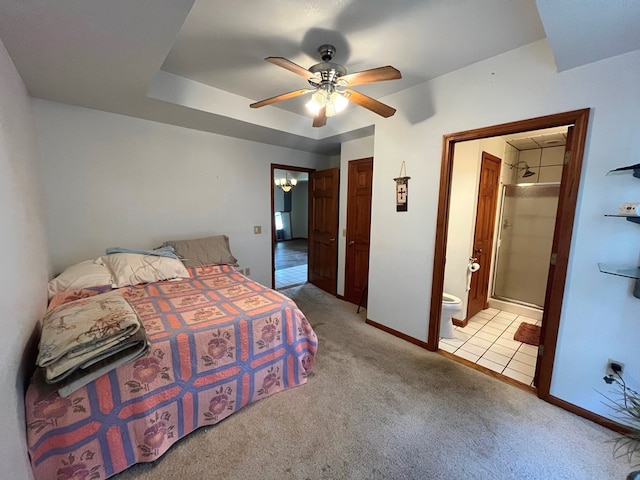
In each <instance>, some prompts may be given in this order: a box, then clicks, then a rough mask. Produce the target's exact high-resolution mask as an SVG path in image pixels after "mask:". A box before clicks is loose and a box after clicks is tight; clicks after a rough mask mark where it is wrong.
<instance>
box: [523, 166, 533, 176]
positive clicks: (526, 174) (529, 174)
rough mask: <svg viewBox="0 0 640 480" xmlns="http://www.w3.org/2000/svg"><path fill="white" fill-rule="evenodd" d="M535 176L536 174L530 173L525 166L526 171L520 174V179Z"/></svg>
mask: <svg viewBox="0 0 640 480" xmlns="http://www.w3.org/2000/svg"><path fill="white" fill-rule="evenodd" d="M535 174H536V172H532V171H531V169H530V168H529V167H528V166H527V167H526V170H525V171H524V173H523V174H522V178H527V177H530V176H531V175H535Z"/></svg>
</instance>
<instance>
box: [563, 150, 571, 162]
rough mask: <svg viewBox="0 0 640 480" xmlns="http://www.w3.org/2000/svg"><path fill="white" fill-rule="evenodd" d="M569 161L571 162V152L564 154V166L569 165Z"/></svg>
mask: <svg viewBox="0 0 640 480" xmlns="http://www.w3.org/2000/svg"><path fill="white" fill-rule="evenodd" d="M569 160H571V150H569V151H568V152H564V164H565V165H567V164H568V163H569Z"/></svg>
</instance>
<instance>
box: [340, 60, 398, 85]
mask: <svg viewBox="0 0 640 480" xmlns="http://www.w3.org/2000/svg"><path fill="white" fill-rule="evenodd" d="M399 78H402V74H401V73H400V70H397V69H395V68H393V67H392V66H391V65H387V66H386V67H378V68H372V69H371V70H363V71H361V72H354V73H350V74H348V75H344V76H343V77H340V78H339V80H340V81H344V82H347V84H348V85H349V86H353V85H362V84H363V83H372V82H382V81H384V80H398V79H399Z"/></svg>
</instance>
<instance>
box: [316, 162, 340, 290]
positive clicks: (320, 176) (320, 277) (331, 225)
mask: <svg viewBox="0 0 640 480" xmlns="http://www.w3.org/2000/svg"><path fill="white" fill-rule="evenodd" d="M339 180H340V176H339V170H338V169H337V168H331V169H329V170H321V171H317V172H312V173H311V174H310V175H309V189H310V192H309V198H310V202H309V221H310V225H309V281H310V282H311V283H313V284H314V285H316V286H317V287H319V288H321V289H323V290H324V291H326V292H328V293H330V294H332V295H335V294H336V284H337V276H338V242H337V238H338V193H339V192H338V187H339Z"/></svg>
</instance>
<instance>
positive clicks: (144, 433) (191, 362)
mask: <svg viewBox="0 0 640 480" xmlns="http://www.w3.org/2000/svg"><path fill="white" fill-rule="evenodd" d="M187 270H188V274H189V275H188V277H189V278H178V279H173V280H163V281H157V282H151V283H146V284H140V285H133V286H126V287H121V288H119V289H118V290H119V291H120V292H121V293H122V295H123V296H124V297H125V298H126V299H127V300H128V301H129V303H130V304H131V305H132V306H133V308H134V310H135V311H136V313H137V314H138V316H139V318H140V320H141V322H142V324H143V326H144V328H145V330H146V333H147V336H148V339H149V343H150V349H149V351H148V353H147V354H146V355H145V356H143V357H141V358H138V359H137V360H135V361H131V362H129V363H126V364H124V365H121V366H119V367H117V368H116V369H114V370H111V371H110V372H108V373H107V374H105V375H102V376H100V377H99V378H97V379H95V380H94V381H91V382H90V383H89V384H87V385H86V386H84V387H82V388H80V389H79V390H76V391H74V392H72V393H71V394H69V395H68V396H67V397H62V396H60V395H59V394H58V393H57V392H53V393H51V391H50V388H47V386H45V385H44V384H43V383H42V381H41V379H39V378H38V375H34V378H33V379H32V381H31V383H30V385H29V386H28V389H27V392H26V398H25V409H26V424H27V441H28V448H29V456H30V459H31V463H32V468H33V473H34V476H35V478H36V480H49V479H57V480H63V479H71V478H84V479H104V478H107V477H110V476H112V475H115V474H117V473H119V472H121V471H123V470H125V469H126V468H128V467H129V466H131V465H133V464H135V463H139V462H150V461H153V460H155V459H157V458H159V457H160V456H162V455H163V454H164V453H165V452H166V451H167V449H169V447H170V446H171V445H172V444H173V443H175V442H176V441H178V440H179V439H180V438H182V437H184V436H185V435H188V434H189V433H190V432H192V431H194V430H195V429H197V428H199V427H201V426H205V425H213V424H216V423H218V422H220V421H222V420H224V419H225V418H227V417H228V416H229V415H232V414H233V413H235V412H237V411H238V410H240V409H242V407H244V406H246V405H248V404H249V403H251V402H255V401H257V400H260V399H262V398H265V397H267V396H269V395H273V394H274V393H277V392H280V391H282V390H285V389H287V388H291V387H295V386H298V385H302V384H304V383H306V381H307V375H308V372H309V370H310V369H311V366H312V364H313V360H314V356H315V353H316V350H317V337H316V335H315V333H314V331H313V329H312V327H311V325H310V324H309V322H308V321H307V319H306V318H305V316H304V314H303V313H302V312H301V311H300V310H299V309H298V308H297V306H296V304H295V303H294V302H293V301H292V300H290V299H289V298H287V297H286V296H284V295H282V294H280V293H278V292H276V291H274V290H272V289H270V288H267V287H264V286H263V285H260V284H258V283H256V282H254V281H252V280H251V279H250V278H248V277H246V276H244V275H242V274H240V272H239V271H238V270H237V269H236V268H235V267H233V266H230V265H213V264H211V265H201V266H195V267H193V266H192V267H189V268H187ZM107 290H109V291H111V290H112V287H111V286H104V287H95V288H83V289H75V290H67V291H65V292H63V293H58V294H57V295H55V296H54V297H53V299H52V301H51V305H53V306H56V305H60V304H64V303H65V302H68V301H72V300H74V299H77V298H82V297H88V296H92V295H100V294H102V293H104V292H105V291H107Z"/></svg>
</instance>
